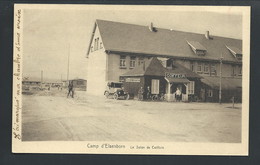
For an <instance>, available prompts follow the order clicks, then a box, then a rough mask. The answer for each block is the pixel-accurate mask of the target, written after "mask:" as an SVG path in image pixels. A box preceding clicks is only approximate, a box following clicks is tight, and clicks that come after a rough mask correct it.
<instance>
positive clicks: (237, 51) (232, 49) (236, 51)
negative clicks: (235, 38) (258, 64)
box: [226, 46, 242, 55]
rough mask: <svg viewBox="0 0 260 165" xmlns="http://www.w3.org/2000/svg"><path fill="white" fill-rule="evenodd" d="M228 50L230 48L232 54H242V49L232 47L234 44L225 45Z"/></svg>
mask: <svg viewBox="0 0 260 165" xmlns="http://www.w3.org/2000/svg"><path fill="white" fill-rule="evenodd" d="M226 47H227V49H228V50H230V52H231V53H232V54H233V55H238V54H240V55H241V54H242V51H241V50H239V49H238V48H237V47H234V46H226Z"/></svg>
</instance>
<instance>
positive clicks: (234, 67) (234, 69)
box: [231, 65, 236, 76]
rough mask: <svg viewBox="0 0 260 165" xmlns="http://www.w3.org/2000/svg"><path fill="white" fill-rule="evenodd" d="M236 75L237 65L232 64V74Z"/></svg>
mask: <svg viewBox="0 0 260 165" xmlns="http://www.w3.org/2000/svg"><path fill="white" fill-rule="evenodd" d="M235 75H236V66H235V65H232V69H231V76H235Z"/></svg>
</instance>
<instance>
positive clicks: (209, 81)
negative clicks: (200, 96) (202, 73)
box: [201, 77, 242, 90]
mask: <svg viewBox="0 0 260 165" xmlns="http://www.w3.org/2000/svg"><path fill="white" fill-rule="evenodd" d="M201 82H202V83H204V84H206V85H208V86H210V87H211V88H213V89H219V86H220V78H219V77H204V78H203V79H201ZM221 87H222V89H223V90H237V89H239V88H242V79H240V78H222V80H221Z"/></svg>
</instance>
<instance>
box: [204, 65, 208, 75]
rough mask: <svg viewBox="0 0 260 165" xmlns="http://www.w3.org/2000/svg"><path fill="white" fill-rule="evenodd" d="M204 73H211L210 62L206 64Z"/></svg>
mask: <svg viewBox="0 0 260 165" xmlns="http://www.w3.org/2000/svg"><path fill="white" fill-rule="evenodd" d="M204 73H205V74H208V73H209V64H204Z"/></svg>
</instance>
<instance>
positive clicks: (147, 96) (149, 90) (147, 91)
mask: <svg viewBox="0 0 260 165" xmlns="http://www.w3.org/2000/svg"><path fill="white" fill-rule="evenodd" d="M150 97H151V89H150V86H148V87H147V89H146V99H150Z"/></svg>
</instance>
